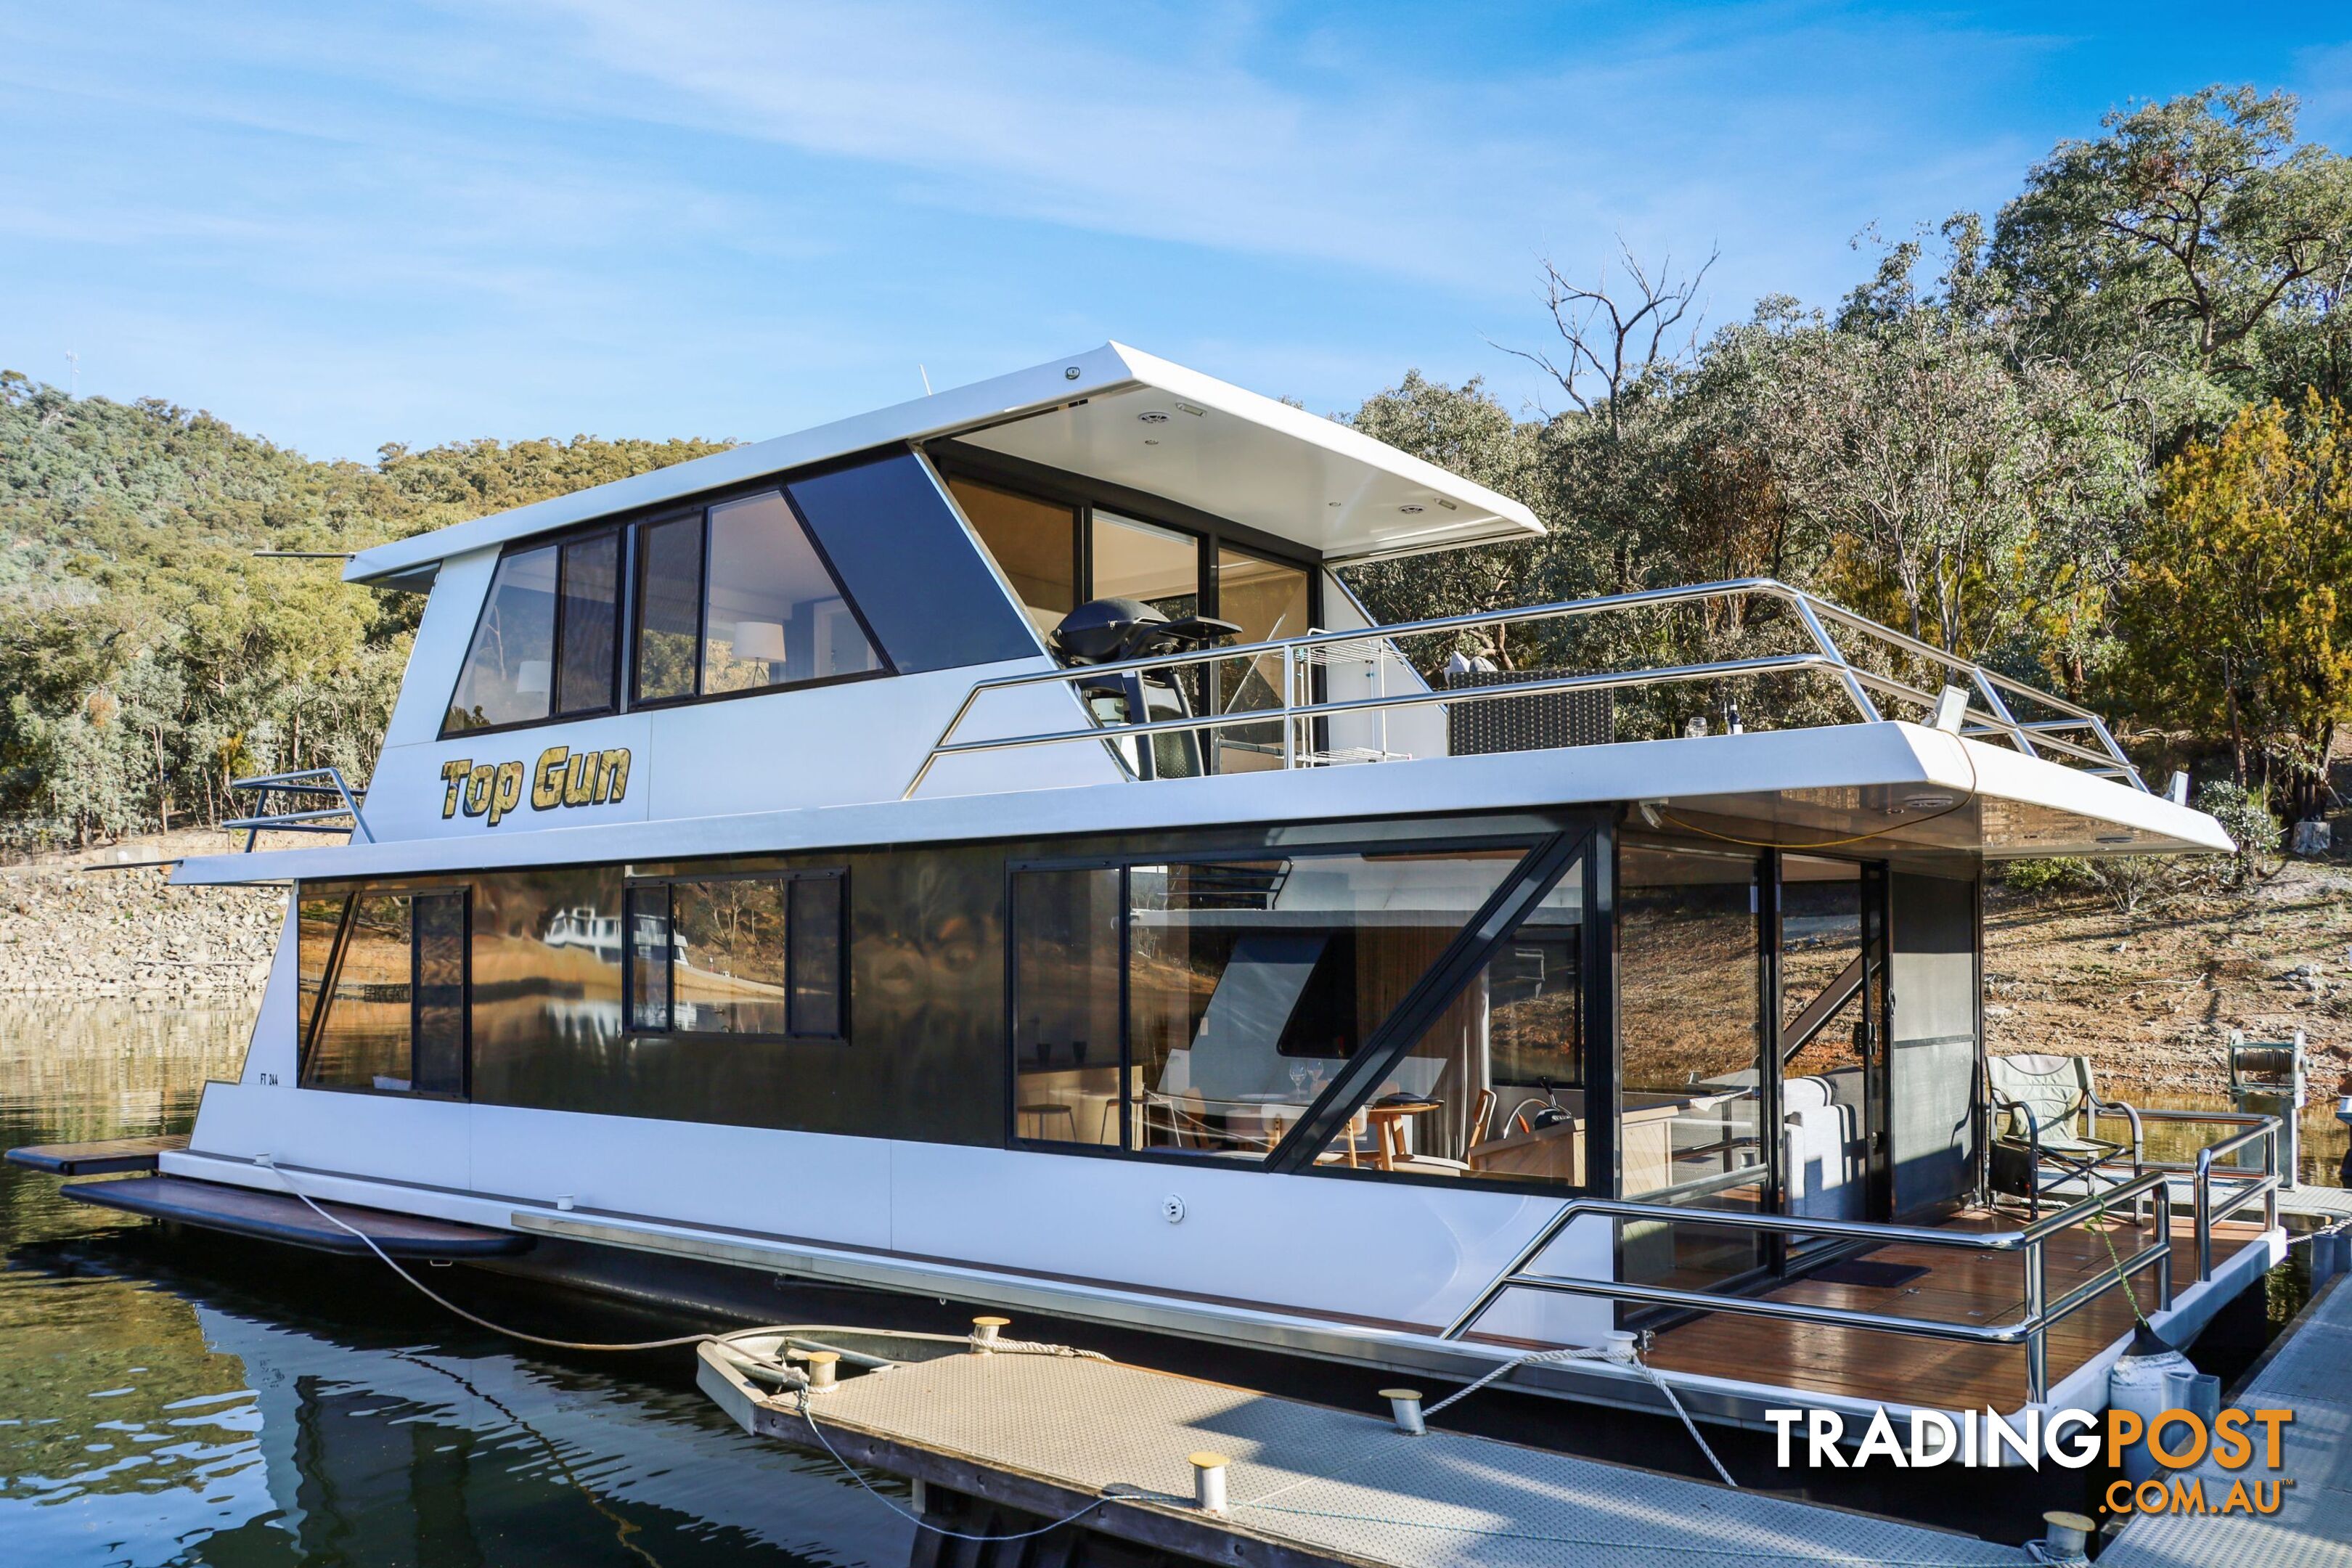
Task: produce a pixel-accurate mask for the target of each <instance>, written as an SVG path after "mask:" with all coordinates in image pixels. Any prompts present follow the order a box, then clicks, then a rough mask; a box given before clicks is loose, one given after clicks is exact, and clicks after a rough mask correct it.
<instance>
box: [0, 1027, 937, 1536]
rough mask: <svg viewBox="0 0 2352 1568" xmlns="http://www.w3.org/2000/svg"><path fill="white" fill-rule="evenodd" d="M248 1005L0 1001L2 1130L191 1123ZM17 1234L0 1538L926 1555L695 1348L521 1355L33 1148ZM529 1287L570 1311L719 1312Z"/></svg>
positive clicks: (231, 1059)
mask: <svg viewBox="0 0 2352 1568" xmlns="http://www.w3.org/2000/svg"><path fill="white" fill-rule="evenodd" d="M248 1025H249V1015H248V1014H247V1013H246V1012H245V1011H243V1010H237V1011H233V1012H231V1011H224V1012H194V1011H156V1010H152V1009H148V1008H142V1007H140V1006H137V1005H132V1004H129V1003H90V1004H78V1005H65V1004H42V1005H23V1004H12V1005H0V1147H15V1146H16V1145H18V1144H22V1143H36V1142H68V1141H70V1142H80V1141H83V1140H88V1139H94V1138H107V1137H115V1136H122V1135H131V1134H142V1133H152V1132H163V1131H179V1130H182V1129H184V1128H186V1127H187V1126H188V1125H189V1123H190V1122H191V1121H192V1120H193V1119H194V1115H195V1109H196V1100H197V1096H198V1093H199V1091H200V1089H202V1086H203V1084H204V1081H205V1079H207V1078H213V1077H225V1076H232V1075H234V1073H235V1072H236V1068H237V1064H238V1063H239V1061H240V1060H241V1059H242V1058H243V1055H244V1050H245V1036H246V1031H247V1027H248ZM0 1260H5V1268H0V1562H6V1563H35V1564H39V1565H40V1568H81V1565H83V1564H101V1563H140V1564H146V1563H211V1564H223V1565H227V1564H237V1565H244V1564H265V1563H267V1564H278V1563H285V1564H292V1563H306V1564H322V1563H353V1564H359V1563H365V1564H369V1565H371V1568H373V1565H377V1564H386V1565H399V1564H415V1565H417V1568H466V1565H468V1564H478V1563H498V1564H509V1563H515V1564H538V1563H545V1564H549V1565H554V1564H564V1565H566V1568H572V1565H592V1568H593V1565H602V1564H614V1565H632V1568H648V1565H654V1568H692V1565H696V1564H706V1563H728V1564H730V1565H732V1564H763V1563H775V1564H803V1563H805V1564H826V1565H831V1564H846V1563H876V1564H880V1565H883V1568H901V1565H902V1564H904V1563H905V1562H906V1561H907V1555H908V1544H909V1527H908V1526H907V1525H905V1524H904V1523H903V1522H901V1521H898V1519H897V1518H896V1516H894V1515H892V1514H890V1513H889V1512H888V1511H887V1510H885V1509H884V1508H883V1507H882V1506H881V1505H880V1504H878V1503H877V1502H876V1501H875V1500H873V1499H872V1498H870V1497H868V1496H866V1493H865V1492H863V1491H862V1490H860V1489H858V1488H857V1486H856V1483H855V1482H853V1481H852V1480H850V1479H848V1477H847V1476H846V1475H845V1473H844V1472H843V1471H841V1470H840V1469H839V1468H838V1467H836V1466H834V1465H833V1464H831V1463H830V1462H829V1461H824V1460H822V1459H819V1458H807V1457H803V1456H802V1455H799V1454H796V1453H794V1452H793V1451H792V1450H789V1449H785V1448H782V1447H776V1446H775V1445H772V1444H769V1443H763V1442H758V1441H755V1440H753V1439H752V1438H751V1437H749V1436H745V1435H744V1434H743V1433H742V1432H740V1431H739V1430H738V1429H737V1428H736V1427H735V1426H734V1425H733V1424H732V1423H730V1421H728V1420H727V1418H726V1417H725V1416H723V1415H720V1414H719V1411H718V1410H717V1408H716V1407H714V1406H713V1405H710V1404H709V1402H708V1401H707V1400H705V1399H704V1398H703V1396H702V1395H701V1394H698V1393H697V1392H696V1391H695V1388H694V1384H693V1355H692V1352H691V1351H690V1350H677V1351H663V1352H648V1353H645V1354H638V1355H627V1356H617V1355H614V1356H589V1355H580V1356H565V1355H554V1354H538V1353H521V1354H519V1353H517V1352H516V1349H515V1347H514V1346H513V1345H512V1344H511V1343H510V1342H508V1341H505V1340H502V1339H499V1338H497V1337H496V1336H493V1335H490V1334H488V1333H486V1332H482V1331H476V1330H474V1329H472V1328H470V1327H469V1326H467V1325H466V1324H464V1323H461V1322H457V1321H455V1320H453V1319H451V1318H449V1317H448V1316H447V1315H446V1314H445V1313H443V1312H442V1311H441V1310H439V1309H438V1308H436V1307H434V1306H432V1305H431V1304H429V1303H427V1302H425V1300H422V1298H420V1297H417V1296H416V1295H415V1294H414V1293H413V1292H411V1291H410V1290H409V1289H408V1288H407V1287H405V1286H404V1285H402V1284H400V1283H399V1282H398V1281H397V1280H395V1279H393V1278H392V1277H391V1275H390V1274H389V1273H388V1272H387V1271H386V1270H385V1269H384V1268H383V1265H382V1264H380V1263H376V1262H374V1261H373V1259H368V1260H347V1259H341V1258H328V1257H324V1256H322V1255H318V1254H310V1253H295V1252H289V1251H286V1250H284V1249H278V1248H264V1247H247V1246H243V1245H236V1244H228V1245H222V1244H216V1243H205V1244H202V1245H178V1244H173V1243H172V1242H170V1241H168V1240H167V1239H165V1238H163V1237H161V1236H160V1235H158V1234H156V1233H155V1232H154V1231H153V1230H152V1229H151V1227H149V1226H145V1225H144V1224H143V1223H142V1222H139V1221H135V1220H129V1219H126V1218H124V1217H123V1216H120V1215H110V1214H109V1213H108V1212H107V1211H104V1210H100V1209H93V1208H89V1207H88V1206H86V1205H80V1204H75V1203H69V1202H68V1201H66V1200H65V1199H63V1198H61V1197H59V1196H58V1182H57V1179H56V1178H55V1177H51V1176H45V1175H40V1174H37V1173H33V1172H29V1171H25V1170H21V1169H19V1168H17V1167H16V1166H13V1165H8V1166H0ZM515 1310H521V1311H528V1312H530V1314H532V1321H531V1322H530V1323H529V1324H525V1325H520V1326H527V1327H531V1328H534V1329H536V1330H538V1331H542V1332H549V1333H552V1334H556V1335H560V1336H562V1337H567V1338H587V1339H603V1340H616V1339H646V1338H653V1337H656V1336H657V1335H660V1334H665V1333H672V1332H679V1331H686V1330H689V1329H692V1328H695V1327H699V1326H703V1325H698V1324H691V1323H683V1322H673V1321H666V1320H660V1319H649V1318H646V1317H644V1316H640V1315H636V1314H628V1315H621V1314H616V1313H613V1312H610V1311H608V1310H604V1309H602V1308H598V1307H594V1306H587V1305H575V1306H566V1305H564V1304H562V1303H556V1302H551V1301H550V1300H547V1299H546V1298H545V1297H544V1296H541V1297H535V1298H531V1299H530V1302H529V1304H528V1305H527V1306H522V1307H519V1308H517V1309H515Z"/></svg>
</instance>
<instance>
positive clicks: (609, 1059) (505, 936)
mask: <svg viewBox="0 0 2352 1568" xmlns="http://www.w3.org/2000/svg"><path fill="white" fill-rule="evenodd" d="M472 926H473V986H472V994H473V1000H474V1005H473V1031H472V1050H473V1063H472V1068H473V1074H472V1081H471V1084H470V1088H471V1090H472V1095H473V1099H474V1100H475V1101H476V1102H477V1103H478V1104H492V1105H538V1106H546V1107H550V1108H551V1109H559V1110H586V1109H598V1110H628V1109H629V1107H628V1106H627V1105H626V1104H625V1102H615V1101H614V1100H604V1101H602V1102H601V1103H597V1104H595V1105H593V1107H592V1106H590V1105H583V1104H582V1103H581V1101H582V1100H586V1099H588V1098H589V1097H590V1096H592V1095H593V1093H594V1090H595V1089H596V1088H597V1087H598V1086H597V1085H596V1084H595V1082H594V1080H595V1079H597V1078H598V1077H600V1076H602V1077H604V1078H605V1079H611V1078H614V1077H616V1076H619V1075H621V1074H622V1073H624V1072H625V1064H624V1063H622V1062H621V1061H620V1060H619V1059H618V1054H617V1051H616V1047H619V1045H620V1043H621V872H620V868H618V867H614V866H603V867H580V868H561V869H548V870H540V871H506V872H500V873H499V874H497V875H495V876H484V877H481V878H478V879H476V880H475V883H474V899H473V919H472ZM637 1114H644V1112H642V1111H639V1112H637Z"/></svg>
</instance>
